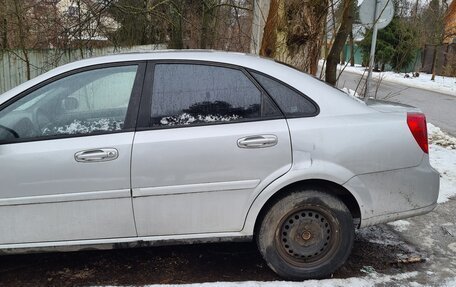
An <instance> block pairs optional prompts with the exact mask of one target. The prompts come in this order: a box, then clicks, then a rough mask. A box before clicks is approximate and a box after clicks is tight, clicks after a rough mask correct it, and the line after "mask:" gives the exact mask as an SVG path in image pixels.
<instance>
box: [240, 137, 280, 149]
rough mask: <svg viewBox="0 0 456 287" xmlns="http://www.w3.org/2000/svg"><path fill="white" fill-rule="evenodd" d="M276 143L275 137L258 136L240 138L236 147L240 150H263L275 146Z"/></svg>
mask: <svg viewBox="0 0 456 287" xmlns="http://www.w3.org/2000/svg"><path fill="white" fill-rule="evenodd" d="M277 142H278V139H277V136H275V135H258V136H249V137H245V138H240V139H238V141H237V145H238V147H240V148H264V147H271V146H275V145H276V144H277Z"/></svg>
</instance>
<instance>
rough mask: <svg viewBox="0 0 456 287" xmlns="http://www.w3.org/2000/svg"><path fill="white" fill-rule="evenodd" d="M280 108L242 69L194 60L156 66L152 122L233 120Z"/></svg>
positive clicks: (182, 122) (263, 114) (157, 124)
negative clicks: (263, 93)
mask: <svg viewBox="0 0 456 287" xmlns="http://www.w3.org/2000/svg"><path fill="white" fill-rule="evenodd" d="M277 115H280V112H279V111H277V110H276V109H275V108H274V106H273V105H272V104H271V103H270V102H269V101H268V100H267V98H266V97H264V96H263V95H262V93H261V92H260V90H258V88H257V87H256V86H255V85H254V84H253V83H252V81H250V80H249V79H248V78H247V76H246V75H245V74H244V73H243V72H242V71H240V70H236V69H231V68H224V67H215V66H206V65H192V64H158V65H156V66H155V75H154V82H153V96H152V119H151V125H152V126H176V125H190V124H201V123H214V122H219V123H221V122H231V121H240V120H245V119H256V118H260V117H265V116H277Z"/></svg>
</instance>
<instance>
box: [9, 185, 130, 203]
mask: <svg viewBox="0 0 456 287" xmlns="http://www.w3.org/2000/svg"><path fill="white" fill-rule="evenodd" d="M124 197H130V189H119V190H107V191H89V192H78V193H69V194H52V195H39V196H26V197H14V198H1V199H0V206H10V205H25V204H39V203H53V202H68V201H84V200H98V199H112V198H124Z"/></svg>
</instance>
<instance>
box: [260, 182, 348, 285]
mask: <svg viewBox="0 0 456 287" xmlns="http://www.w3.org/2000/svg"><path fill="white" fill-rule="evenodd" d="M256 239H257V244H258V248H259V250H260V252H261V254H262V255H263V258H264V259H265V260H266V262H267V264H268V265H269V267H270V268H271V269H272V270H273V271H275V272H276V273H277V274H278V275H279V276H281V277H283V278H285V279H288V280H305V279H319V278H325V277H328V276H330V275H331V274H332V273H334V272H335V271H336V270H337V269H338V268H339V267H340V266H341V265H342V264H343V263H344V262H345V261H346V260H347V258H348V256H349V255H350V252H351V249H352V247H353V241H354V225H353V218H352V216H351V213H350V211H349V210H348V208H347V207H346V206H345V204H344V203H343V202H342V201H340V200H339V199H338V198H336V197H335V196H332V195H330V194H328V193H325V192H324V191H321V190H318V189H309V190H297V191H293V192H292V193H290V194H288V195H286V196H285V197H283V198H280V199H279V200H277V201H276V202H275V203H274V204H273V205H272V206H271V207H270V208H269V210H268V211H267V213H266V214H265V216H264V218H263V220H262V222H261V225H260V227H259V230H258V232H257V234H256Z"/></svg>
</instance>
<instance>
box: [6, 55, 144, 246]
mask: <svg viewBox="0 0 456 287" xmlns="http://www.w3.org/2000/svg"><path fill="white" fill-rule="evenodd" d="M144 70H145V63H124V64H116V65H104V66H102V67H100V66H97V67H91V68H87V69H84V70H79V71H76V72H75V71H73V72H70V73H69V74H66V75H63V76H60V77H58V78H57V79H51V80H49V81H47V82H45V83H44V84H41V85H39V86H38V87H36V88H34V89H33V90H32V91H27V92H25V93H23V94H21V95H18V96H17V97H15V98H13V99H12V100H10V101H9V102H7V103H4V104H3V105H2V106H1V107H0V108H1V110H0V182H1V186H0V245H2V246H8V245H9V244H15V243H39V242H49V241H67V240H87V239H106V238H114V237H130V236H136V235H137V234H136V230H135V225H134V218H133V211H132V205H131V191H130V160H131V148H132V142H133V137H134V127H135V122H136V115H137V108H138V104H137V102H138V97H139V95H140V88H139V87H141V86H142V77H143V76H144ZM135 103H136V104H135Z"/></svg>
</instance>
